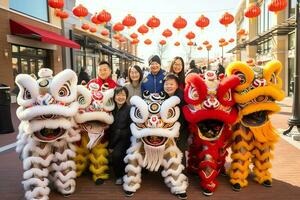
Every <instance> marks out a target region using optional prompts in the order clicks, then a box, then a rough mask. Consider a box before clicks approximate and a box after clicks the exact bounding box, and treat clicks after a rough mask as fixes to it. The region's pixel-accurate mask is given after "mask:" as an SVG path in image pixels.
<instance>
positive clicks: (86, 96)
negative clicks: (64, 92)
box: [77, 85, 92, 109]
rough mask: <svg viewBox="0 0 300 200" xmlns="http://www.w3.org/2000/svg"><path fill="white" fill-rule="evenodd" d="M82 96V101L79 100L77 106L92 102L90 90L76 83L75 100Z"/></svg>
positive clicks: (85, 105)
mask: <svg viewBox="0 0 300 200" xmlns="http://www.w3.org/2000/svg"><path fill="white" fill-rule="evenodd" d="M80 96H82V97H83V100H84V101H81V102H79V108H82V109H84V108H86V107H88V106H89V105H90V104H91V102H92V94H91V92H90V91H89V90H88V89H87V88H86V87H84V86H82V85H78V86H77V100H78V97H80Z"/></svg>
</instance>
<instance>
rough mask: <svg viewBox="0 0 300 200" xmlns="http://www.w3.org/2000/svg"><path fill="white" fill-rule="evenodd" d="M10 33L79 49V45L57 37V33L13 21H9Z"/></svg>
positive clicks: (59, 36)
mask: <svg viewBox="0 0 300 200" xmlns="http://www.w3.org/2000/svg"><path fill="white" fill-rule="evenodd" d="M10 31H11V33H12V34H14V35H21V36H25V37H29V38H35V39H38V40H40V41H41V42H45V43H50V44H56V45H59V46H65V47H70V48H75V49H80V45H79V44H77V43H76V42H74V41H72V40H69V39H67V38H65V37H64V36H62V35H58V34H57V33H54V32H51V31H47V30H45V29H41V28H38V27H35V26H32V25H28V24H24V23H21V22H16V21H14V20H10Z"/></svg>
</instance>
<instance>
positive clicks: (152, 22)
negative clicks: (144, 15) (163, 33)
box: [147, 16, 160, 29]
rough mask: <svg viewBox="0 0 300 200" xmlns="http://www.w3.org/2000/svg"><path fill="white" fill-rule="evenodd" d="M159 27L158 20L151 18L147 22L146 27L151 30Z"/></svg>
mask: <svg viewBox="0 0 300 200" xmlns="http://www.w3.org/2000/svg"><path fill="white" fill-rule="evenodd" d="M159 25H160V20H159V19H158V18H157V17H155V16H152V17H151V18H150V19H149V20H148V21H147V26H149V27H150V28H151V29H154V28H157V27H159Z"/></svg>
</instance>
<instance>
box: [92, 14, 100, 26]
mask: <svg viewBox="0 0 300 200" xmlns="http://www.w3.org/2000/svg"><path fill="white" fill-rule="evenodd" d="M97 15H98V14H97V13H95V14H94V15H92V16H91V22H93V23H94V24H95V25H97V26H98V25H99V24H101V21H99V20H98V18H97Z"/></svg>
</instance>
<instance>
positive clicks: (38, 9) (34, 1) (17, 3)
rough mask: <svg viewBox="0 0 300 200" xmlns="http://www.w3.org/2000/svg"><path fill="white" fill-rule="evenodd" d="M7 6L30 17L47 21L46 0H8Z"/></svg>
mask: <svg viewBox="0 0 300 200" xmlns="http://www.w3.org/2000/svg"><path fill="white" fill-rule="evenodd" d="M9 8H10V9H12V10H15V11H19V12H21V13H24V14H26V15H29V16H31V17H35V18H38V19H41V20H43V21H47V22H48V21H49V17H48V3H47V0H30V3H29V1H24V0H9Z"/></svg>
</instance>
